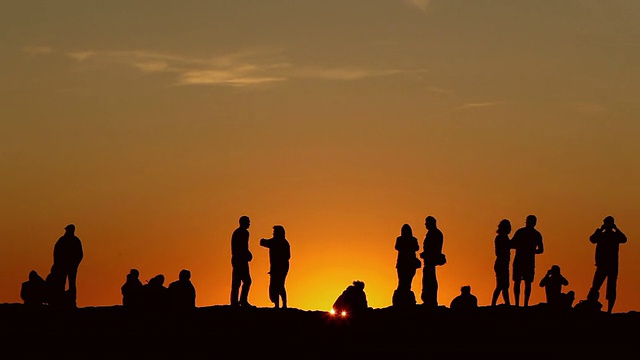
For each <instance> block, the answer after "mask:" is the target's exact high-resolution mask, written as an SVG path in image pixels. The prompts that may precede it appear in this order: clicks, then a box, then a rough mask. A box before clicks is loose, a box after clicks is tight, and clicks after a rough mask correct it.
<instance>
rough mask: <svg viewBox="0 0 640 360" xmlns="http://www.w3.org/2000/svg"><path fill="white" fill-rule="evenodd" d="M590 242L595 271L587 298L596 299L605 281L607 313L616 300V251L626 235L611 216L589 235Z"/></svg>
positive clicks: (624, 241)
mask: <svg viewBox="0 0 640 360" xmlns="http://www.w3.org/2000/svg"><path fill="white" fill-rule="evenodd" d="M589 241H591V243H592V244H596V272H595V274H594V275H593V282H592V284H591V289H590V290H589V296H587V297H588V298H595V299H596V300H597V299H598V298H597V296H596V295H595V294H598V293H599V291H600V288H601V287H602V284H603V283H604V281H605V280H606V281H607V287H606V295H605V296H606V299H607V313H609V314H611V312H612V311H613V305H614V304H615V302H616V287H617V282H618V253H619V249H620V244H624V243H626V242H627V236H626V235H625V234H624V233H623V232H622V231H620V229H618V227H617V226H616V224H615V220H614V218H613V216H607V217H605V218H604V220H603V223H602V226H600V227H599V228H597V229H596V230H595V231H594V232H593V234H592V235H591V236H590V237H589Z"/></svg>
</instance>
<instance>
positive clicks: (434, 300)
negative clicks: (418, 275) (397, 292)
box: [420, 266, 438, 307]
mask: <svg viewBox="0 0 640 360" xmlns="http://www.w3.org/2000/svg"><path fill="white" fill-rule="evenodd" d="M420 297H421V299H422V303H423V304H424V305H428V306H433V307H437V306H438V280H437V279H436V267H435V266H425V267H424V268H423V270H422V294H421V296H420Z"/></svg>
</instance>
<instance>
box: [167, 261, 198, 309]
mask: <svg viewBox="0 0 640 360" xmlns="http://www.w3.org/2000/svg"><path fill="white" fill-rule="evenodd" d="M169 305H170V306H171V308H172V309H174V310H191V309H195V308H196V288H195V287H194V286H193V283H192V282H191V272H190V271H189V270H186V269H183V270H181V271H180V274H179V275H178V280H176V281H174V282H172V283H171V284H169Z"/></svg>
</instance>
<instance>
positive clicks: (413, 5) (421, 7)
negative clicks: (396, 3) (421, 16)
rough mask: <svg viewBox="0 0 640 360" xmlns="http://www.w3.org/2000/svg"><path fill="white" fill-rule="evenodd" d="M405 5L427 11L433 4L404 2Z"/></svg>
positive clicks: (420, 0)
mask: <svg viewBox="0 0 640 360" xmlns="http://www.w3.org/2000/svg"><path fill="white" fill-rule="evenodd" d="M402 1H403V2H404V3H405V4H407V5H409V6H411V7H415V8H417V9H419V10H421V11H427V9H428V8H429V5H430V4H431V0H402Z"/></svg>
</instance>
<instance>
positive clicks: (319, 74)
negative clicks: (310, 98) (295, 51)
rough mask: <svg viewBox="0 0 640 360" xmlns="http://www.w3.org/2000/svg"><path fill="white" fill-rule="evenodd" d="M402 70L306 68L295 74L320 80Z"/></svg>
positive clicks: (354, 78)
mask: <svg viewBox="0 0 640 360" xmlns="http://www.w3.org/2000/svg"><path fill="white" fill-rule="evenodd" d="M402 72H403V71H401V70H395V69H389V70H371V69H364V68H347V67H345V68H340V67H334V68H313V67H310V68H306V69H302V70H299V71H298V72H297V76H299V77H303V78H316V79H322V80H340V81H350V80H361V79H365V78H370V77H379V76H390V75H396V74H400V73H402Z"/></svg>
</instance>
